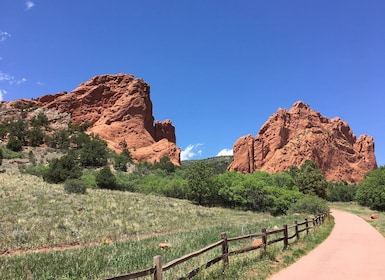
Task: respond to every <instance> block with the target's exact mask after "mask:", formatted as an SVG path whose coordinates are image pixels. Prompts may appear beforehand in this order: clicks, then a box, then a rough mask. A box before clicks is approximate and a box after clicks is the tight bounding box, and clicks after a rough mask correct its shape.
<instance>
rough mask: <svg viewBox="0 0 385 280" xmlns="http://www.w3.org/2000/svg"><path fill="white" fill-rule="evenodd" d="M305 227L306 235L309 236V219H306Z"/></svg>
mask: <svg viewBox="0 0 385 280" xmlns="http://www.w3.org/2000/svg"><path fill="white" fill-rule="evenodd" d="M305 225H306V235H308V234H309V221H308V220H307V218H306V219H305Z"/></svg>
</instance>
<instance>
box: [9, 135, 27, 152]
mask: <svg viewBox="0 0 385 280" xmlns="http://www.w3.org/2000/svg"><path fill="white" fill-rule="evenodd" d="M6 147H7V149H9V150H11V151H14V152H20V151H21V150H22V149H23V142H22V141H21V140H20V139H19V138H17V137H16V136H11V137H10V138H9V140H8V143H7V146H6Z"/></svg>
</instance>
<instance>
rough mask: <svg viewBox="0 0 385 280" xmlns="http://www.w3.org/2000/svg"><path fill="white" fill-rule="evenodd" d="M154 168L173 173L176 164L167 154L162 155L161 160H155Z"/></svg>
mask: <svg viewBox="0 0 385 280" xmlns="http://www.w3.org/2000/svg"><path fill="white" fill-rule="evenodd" d="M153 168H154V169H157V168H159V169H161V170H164V171H166V172H167V173H172V172H174V171H175V165H174V164H173V163H172V162H171V160H170V158H169V157H167V156H164V157H162V158H161V159H160V160H159V162H155V163H154V165H153Z"/></svg>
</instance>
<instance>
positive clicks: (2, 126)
mask: <svg viewBox="0 0 385 280" xmlns="http://www.w3.org/2000/svg"><path fill="white" fill-rule="evenodd" d="M7 134H8V126H7V124H6V123H5V122H0V139H4V138H5V136H6V135H7Z"/></svg>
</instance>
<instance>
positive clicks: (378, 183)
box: [356, 166, 385, 211]
mask: <svg viewBox="0 0 385 280" xmlns="http://www.w3.org/2000/svg"><path fill="white" fill-rule="evenodd" d="M356 200H357V202H358V203H359V204H360V205H363V206H368V207H370V208H371V209H373V210H378V211H385V166H382V167H380V168H378V169H376V170H373V171H371V172H369V173H368V174H367V175H366V176H365V178H364V180H363V181H362V182H361V183H360V184H359V185H358V188H357V193H356Z"/></svg>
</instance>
